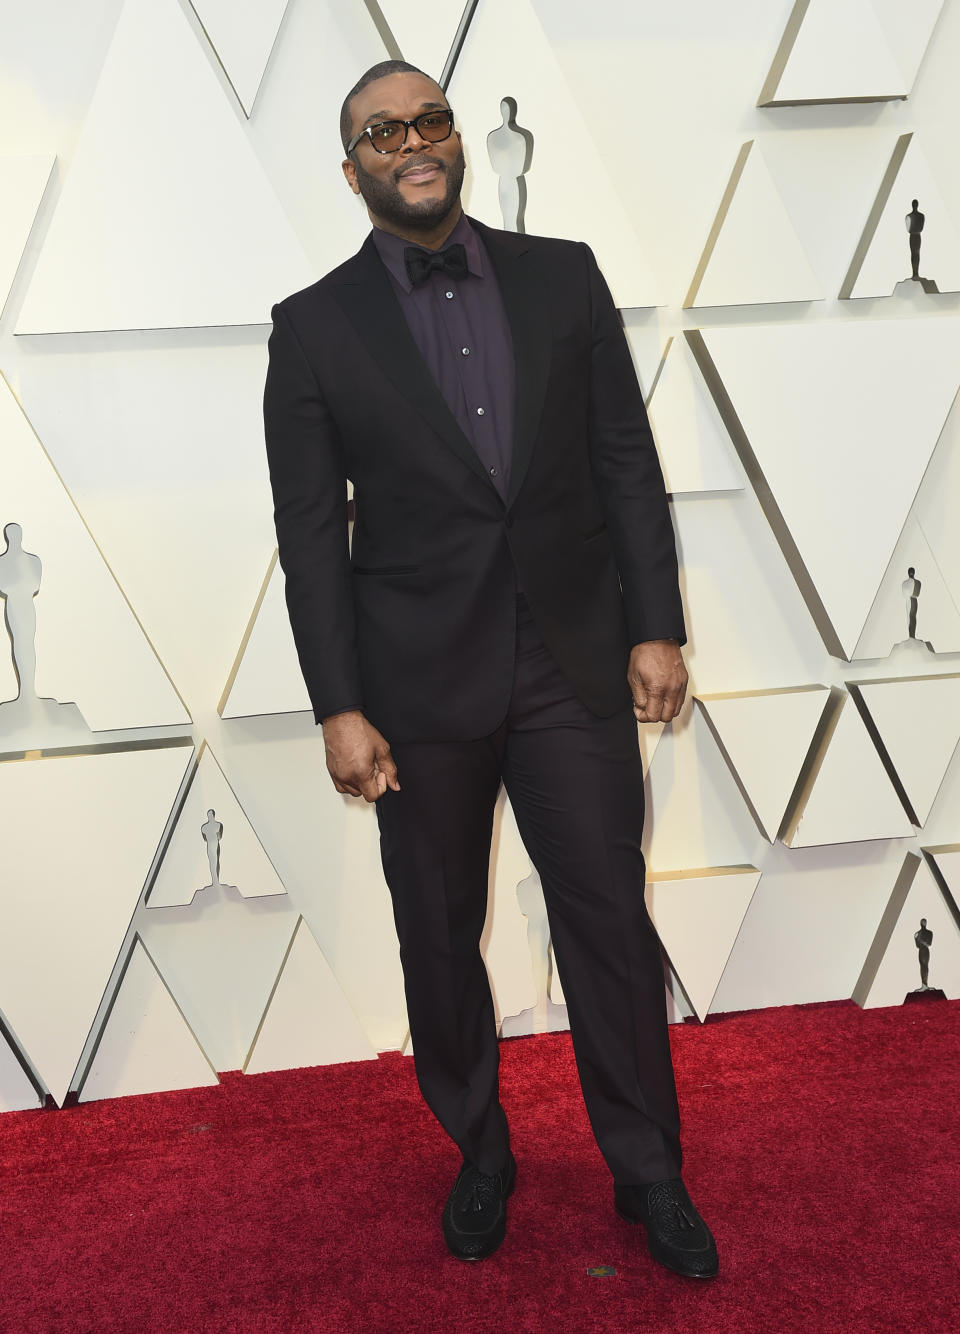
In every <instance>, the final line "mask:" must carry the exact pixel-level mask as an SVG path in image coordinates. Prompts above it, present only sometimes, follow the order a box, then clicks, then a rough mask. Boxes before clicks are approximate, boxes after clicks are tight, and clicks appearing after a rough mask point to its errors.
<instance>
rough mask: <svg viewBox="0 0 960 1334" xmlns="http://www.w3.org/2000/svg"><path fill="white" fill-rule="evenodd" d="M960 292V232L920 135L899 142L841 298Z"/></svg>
mask: <svg viewBox="0 0 960 1334" xmlns="http://www.w3.org/2000/svg"><path fill="white" fill-rule="evenodd" d="M918 288H919V290H921V291H923V292H926V293H931V292H956V291H960V233H958V231H957V228H956V226H955V224H954V220H953V217H952V215H951V211H950V209H949V208H948V207H947V204H946V201H945V200H944V198H943V196H942V195H941V193H940V189H939V187H938V185H937V181H936V177H935V176H934V174H933V172H932V171H931V170H930V165H929V163H928V162H927V159H926V157H925V156H924V154H923V151H922V150H921V148H920V145H919V142H918V140H917V138H916V136H915V135H914V134H913V133H912V132H911V133H908V134H902V135H901V136H900V138H899V139H898V140H897V142H896V144H895V145H894V149H893V153H892V155H891V158H890V162H889V165H888V166H887V170H886V171H885V172H884V175H883V179H882V180H881V182H880V188H879V190H878V192H877V197H876V200H875V201H874V204H873V207H872V208H871V210H870V213H869V215H868V217H867V221H866V223H865V225H864V229H863V233H862V235H861V237H860V240H859V241H858V243H857V247H856V250H855V251H854V255H853V259H852V260H851V262H850V268H849V269H848V270H847V275H846V277H845V278H844V280H843V284H842V285H841V288H840V297H841V298H842V299H846V298H851V297H875V296H891V295H896V296H900V295H901V294H905V295H911V294H912V291H914V290H916V289H918Z"/></svg>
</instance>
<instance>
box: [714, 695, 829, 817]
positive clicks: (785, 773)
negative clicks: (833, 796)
mask: <svg viewBox="0 0 960 1334" xmlns="http://www.w3.org/2000/svg"><path fill="white" fill-rule="evenodd" d="M829 697H830V693H829V691H828V690H827V688H826V687H825V686H803V687H800V688H799V689H797V690H771V691H767V692H765V693H760V694H754V695H750V694H730V695H701V696H698V698H697V703H698V704H699V705H700V707H701V708H702V709H703V711H704V714H705V715H706V718H707V720H708V722H709V724H710V726H711V728H712V729H713V730H714V731H715V733H716V735H717V741H718V743H719V745H720V748H721V751H722V752H723V754H724V756H725V758H726V759H727V762H728V763H729V765H730V768H731V771H732V772H733V774H734V777H736V778H737V779H738V780H739V781H740V783H742V785H743V788H744V791H745V792H746V795H747V799H748V801H749V803H750V806H751V808H752V810H753V812H754V814H755V815H756V817H757V823H758V824H759V826H760V829H761V831H762V833H763V834H764V835H765V836H766V837H767V838H768V839H769V840H770V842H771V843H772V842H773V840H774V839H775V838H776V837H777V834H778V832H779V829H780V825H781V823H782V821H783V819H784V816H785V815H786V813H787V804H788V802H789V801H790V797H791V795H792V794H793V790H794V788H795V787H796V785H797V781H798V779H799V777H800V772H801V769H802V767H803V762H804V760H805V758H806V756H807V753H808V752H809V750H810V747H811V744H812V742H813V737H814V733H815V732H816V729H817V725H818V723H819V722H820V719H821V718H822V717H823V712H824V709H825V708H826V705H827V700H828V699H829Z"/></svg>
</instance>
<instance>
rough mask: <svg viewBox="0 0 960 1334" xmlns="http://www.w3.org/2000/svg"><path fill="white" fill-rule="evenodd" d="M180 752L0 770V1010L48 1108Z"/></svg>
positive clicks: (94, 998) (137, 891)
mask: <svg viewBox="0 0 960 1334" xmlns="http://www.w3.org/2000/svg"><path fill="white" fill-rule="evenodd" d="M192 749H193V748H192V746H190V745H189V743H183V744H178V745H169V744H166V745H162V746H157V747H146V748H143V749H137V750H133V749H128V750H122V751H115V752H103V751H101V752H95V753H93V754H88V755H72V756H69V757H64V758H46V759H42V760H39V761H33V762H31V761H24V762H20V763H16V762H13V763H7V764H0V812H2V813H3V840H2V853H0V855H2V875H0V1009H2V1011H3V1013H4V1015H5V1016H6V1019H7V1021H8V1023H9V1025H10V1027H11V1029H12V1030H13V1031H14V1032H15V1033H16V1035H17V1039H18V1042H19V1043H20V1045H21V1047H22V1049H23V1052H24V1053H25V1055H26V1057H27V1059H28V1060H29V1062H30V1064H31V1065H32V1067H33V1068H34V1069H35V1070H36V1072H37V1075H38V1076H39V1078H40V1079H41V1080H42V1081H43V1083H44V1085H45V1086H46V1087H47V1088H48V1089H49V1091H50V1093H51V1095H52V1096H53V1098H54V1099H55V1101H56V1102H58V1103H61V1104H62V1102H63V1099H64V1097H65V1095H66V1093H67V1090H68V1089H69V1088H70V1085H71V1080H72V1078H73V1075H74V1072H75V1070H76V1068H77V1064H78V1062H79V1060H80V1057H81V1053H82V1051H83V1048H84V1045H85V1043H86V1040H87V1036H88V1033H89V1030H90V1027H91V1025H92V1024H93V1022H94V1019H95V1017H96V1014H97V1011H98V1009H99V1007H100V1003H101V1000H102V998H103V995H104V990H105V988H106V986H107V984H108V981H109V979H110V975H111V972H112V971H113V968H114V965H115V963H116V960H117V956H118V953H119V951H120V949H121V947H122V945H123V941H124V937H125V935H126V932H127V928H128V926H129V924H130V921H131V918H132V916H133V913H134V911H135V909H136V907H137V904H138V902H139V901H140V895H141V893H142V891H143V887H144V883H145V881H146V878H147V875H148V873H149V871H150V868H151V863H152V862H153V859H154V857H155V856H156V852H157V846H158V843H159V841H160V838H161V836H162V834H163V831H164V827H165V824H166V821H167V818H168V816H169V813H170V809H171V807H172V805H173V803H174V799H175V797H176V794H177V792H178V790H179V788H180V785H181V783H182V781H183V778H184V772H185V769H186V766H187V763H188V761H189V759H190V757H191V755H192ZM52 831H53V833H54V834H55V836H51V835H52Z"/></svg>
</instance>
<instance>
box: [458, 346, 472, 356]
mask: <svg viewBox="0 0 960 1334" xmlns="http://www.w3.org/2000/svg"><path fill="white" fill-rule="evenodd" d="M460 355H461V357H469V355H470V349H469V348H468V347H462V348H461V349H460Z"/></svg>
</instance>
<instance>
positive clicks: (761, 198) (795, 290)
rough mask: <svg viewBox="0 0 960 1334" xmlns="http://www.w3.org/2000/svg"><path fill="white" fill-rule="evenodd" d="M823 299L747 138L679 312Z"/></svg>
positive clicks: (764, 166)
mask: <svg viewBox="0 0 960 1334" xmlns="http://www.w3.org/2000/svg"><path fill="white" fill-rule="evenodd" d="M823 296H824V292H823V289H822V287H821V284H820V281H819V279H818V278H817V276H816V274H815V273H814V272H813V269H812V268H811V267H810V261H809V260H808V258H807V255H806V251H805V250H804V248H803V245H802V243H801V241H800V238H799V237H798V236H797V233H796V231H795V230H794V227H793V223H792V222H791V220H790V215H789V214H788V212H787V209H786V206H785V205H784V202H783V200H782V199H781V197H780V192H779V191H778V190H777V187H776V184H775V183H774V180H773V177H772V176H771V175H770V170H769V168H768V166H767V164H766V162H765V160H764V158H763V154H762V152H761V150H760V147H759V145H758V144H757V142H756V140H754V139H750V140H748V142H747V143H745V144H744V145H743V147H742V148H741V149H740V152H739V154H738V156H737V160H736V162H735V163H734V167H733V171H732V172H731V174H730V179H729V181H728V182H727V187H726V190H725V191H724V194H723V198H722V199H721V201H720V207H719V209H718V210H717V216H716V218H715V219H714V222H713V226H712V228H711V230H710V234H709V236H708V237H707V241H706V244H705V246H704V249H703V254H702V255H701V257H700V261H699V263H698V265H697V269H696V272H695V274H694V276H693V280H692V282H691V284H690V289H689V291H688V292H687V295H686V298H685V299H684V302H683V304H684V308H685V309H686V308H689V307H691V306H736V305H755V304H756V305H759V304H768V303H771V302H779V301H821V300H822V299H823Z"/></svg>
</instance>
